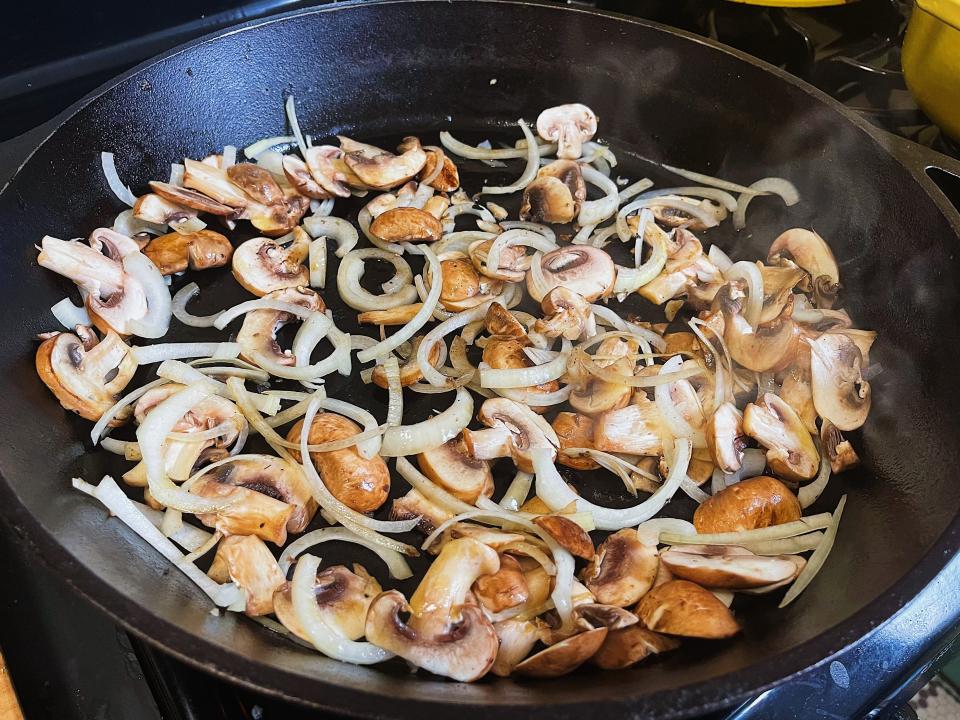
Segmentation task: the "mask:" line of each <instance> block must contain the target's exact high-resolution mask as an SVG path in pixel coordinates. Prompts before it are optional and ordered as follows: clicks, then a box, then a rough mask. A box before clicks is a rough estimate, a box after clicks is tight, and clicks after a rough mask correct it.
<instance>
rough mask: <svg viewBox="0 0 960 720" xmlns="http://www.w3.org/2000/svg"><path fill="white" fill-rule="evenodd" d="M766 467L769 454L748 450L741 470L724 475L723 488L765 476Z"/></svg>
mask: <svg viewBox="0 0 960 720" xmlns="http://www.w3.org/2000/svg"><path fill="white" fill-rule="evenodd" d="M828 464H829V463H828ZM765 467H767V453H766V452H765V451H764V450H761V449H759V448H747V449H746V450H744V451H743V458H742V459H741V460H740V469H739V470H737V471H736V472H735V473H729V474H724V475H723V486H724V487H730V486H731V485H734V484H735V483H738V482H740V481H741V480H745V479H747V478H752V477H756V476H757V475H763V470H764V468H765Z"/></svg>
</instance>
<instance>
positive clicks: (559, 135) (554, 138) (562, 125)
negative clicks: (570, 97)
mask: <svg viewBox="0 0 960 720" xmlns="http://www.w3.org/2000/svg"><path fill="white" fill-rule="evenodd" d="M596 133H597V116H596V115H595V114H594V112H593V110H591V109H590V108H588V107H587V106H586V105H582V104H580V103H570V104H568V105H558V106H556V107H552V108H547V109H546V110H544V111H543V112H541V113H540V115H539V117H538V118H537V134H538V135H540V137H542V138H543V139H544V140H546V141H547V142H555V143H557V157H558V158H567V159H570V160H576V159H577V158H578V157H580V155H581V154H582V152H583V143H585V142H587V141H588V140H590V139H591V138H593V136H594V135H595V134H596Z"/></svg>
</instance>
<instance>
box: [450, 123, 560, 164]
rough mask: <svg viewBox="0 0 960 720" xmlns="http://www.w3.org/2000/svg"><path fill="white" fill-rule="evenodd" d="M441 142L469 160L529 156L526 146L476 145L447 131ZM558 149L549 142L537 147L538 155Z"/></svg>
mask: <svg viewBox="0 0 960 720" xmlns="http://www.w3.org/2000/svg"><path fill="white" fill-rule="evenodd" d="M521 127H522V126H521ZM440 143H441V144H442V145H443V146H444V147H445V148H446V149H447V150H449V151H450V152H452V153H453V154H454V155H459V156H460V157H462V158H467V159H469V160H511V159H513V158H522V157H529V155H528V153H527V149H526V148H501V149H496V150H493V149H490V148H482V147H474V146H473V145H467V144H466V143H464V142H460V141H459V140H457V139H456V138H455V137H454V136H453V135H451V134H450V133H448V132H446V131H443V132H441V133H440ZM556 151H557V146H556V144H555V143H548V144H545V145H539V146H538V147H537V154H538V157H539V156H541V155H552V154H553V153H555V152H556ZM538 162H539V160H538Z"/></svg>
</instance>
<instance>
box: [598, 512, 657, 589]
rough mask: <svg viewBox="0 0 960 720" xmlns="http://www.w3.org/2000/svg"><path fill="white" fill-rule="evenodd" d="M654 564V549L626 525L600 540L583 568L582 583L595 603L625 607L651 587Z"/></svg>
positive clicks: (654, 570) (655, 554)
mask: <svg viewBox="0 0 960 720" xmlns="http://www.w3.org/2000/svg"><path fill="white" fill-rule="evenodd" d="M658 565H659V561H658V559H657V549H656V548H655V547H653V546H650V545H644V544H643V543H642V542H640V539H639V538H638V537H637V531H636V530H634V529H630V528H628V529H625V530H620V531H619V532H616V533H614V534H613V535H611V536H610V537H608V538H607V539H606V540H604V541H603V543H602V544H601V545H600V547H599V548H598V549H597V556H596V557H595V558H594V559H593V561H592V562H591V563H590V564H589V565H588V566H587V567H586V569H585V570H584V571H583V578H584V583H585V584H586V586H587V588H588V589H589V590H590V592H592V593H593V594H594V596H595V597H596V599H597V602H598V603H601V604H603V605H615V606H617V607H626V606H627V605H631V604H633V603H635V602H637V600H639V599H640V598H641V597H643V596H644V595H645V594H646V593H647V591H649V590H650V588H651V587H653V581H654V579H655V578H656V576H657V566H658Z"/></svg>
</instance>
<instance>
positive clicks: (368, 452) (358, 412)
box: [320, 397, 380, 459]
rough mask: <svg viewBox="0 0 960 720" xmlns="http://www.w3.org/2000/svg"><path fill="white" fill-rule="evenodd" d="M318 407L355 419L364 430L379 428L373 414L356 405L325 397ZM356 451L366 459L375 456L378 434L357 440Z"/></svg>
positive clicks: (378, 449) (378, 448)
mask: <svg viewBox="0 0 960 720" xmlns="http://www.w3.org/2000/svg"><path fill="white" fill-rule="evenodd" d="M320 407H321V408H323V409H324V410H329V411H330V412H335V413H337V414H339V415H343V416H344V417H348V418H350V419H351V420H355V421H356V422H358V423H360V424H361V425H363V429H364V431H365V432H368V433H369V432H372V431H373V430H376V429H379V428H378V425H377V419H376V418H375V417H374V416H373V415H371V414H370V413H369V412H367V411H366V410H364V409H363V408H362V407H358V406H356V405H353V404H352V403H348V402H345V401H343V400H334V399H333V398H328V397H325V398H323V399H322V400H321V401H320ZM357 452H359V453H360V455H361V456H362V457H365V458H367V459H369V458H372V457H374V456H376V454H377V453H378V452H380V435H379V434H376V435H373V436H372V437H370V438H369V439H367V440H362V441H361V442H358V443H357Z"/></svg>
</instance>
